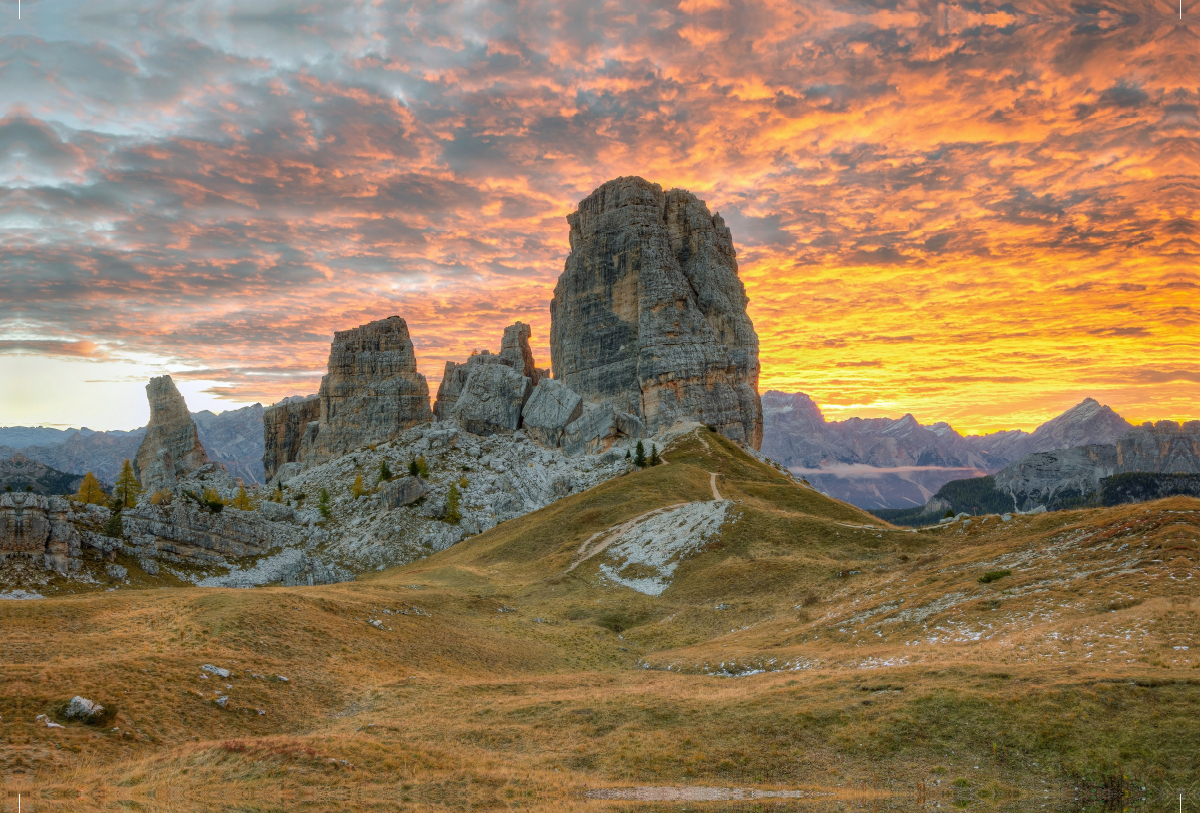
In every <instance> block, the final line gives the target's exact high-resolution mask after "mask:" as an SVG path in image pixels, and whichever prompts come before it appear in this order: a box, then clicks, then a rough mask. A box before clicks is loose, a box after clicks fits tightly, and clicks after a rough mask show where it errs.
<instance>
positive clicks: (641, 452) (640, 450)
mask: <svg viewBox="0 0 1200 813" xmlns="http://www.w3.org/2000/svg"><path fill="white" fill-rule="evenodd" d="M636 451H637V454H635V455H634V456H633V464H634V465H635V466H637V467H638V468H639V469H644V468H646V447H645V446H643V445H642V442H641V441H640V440H639V441H638V445H637V450H636Z"/></svg>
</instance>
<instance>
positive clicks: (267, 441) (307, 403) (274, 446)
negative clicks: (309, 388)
mask: <svg viewBox="0 0 1200 813" xmlns="http://www.w3.org/2000/svg"><path fill="white" fill-rule="evenodd" d="M262 417H263V459H262V462H263V478H264V482H265V481H269V480H271V479H272V478H273V477H274V476H275V473H276V472H277V471H279V467H280V466H282V465H283V464H284V463H290V462H297V461H299V460H300V441H301V438H303V436H304V432H305V430H306V429H307V428H308V425H309V424H310V423H317V424H318V426H319V422H320V420H321V401H320V400H319V399H318V398H317V396H315V395H313V396H310V397H308V398H297V399H290V398H289V399H285V400H284V401H280V402H279V403H278V404H274V405H273V406H269V407H267V408H266V409H264V410H263V414H262Z"/></svg>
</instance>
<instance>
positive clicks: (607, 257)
mask: <svg viewBox="0 0 1200 813" xmlns="http://www.w3.org/2000/svg"><path fill="white" fill-rule="evenodd" d="M567 222H568V223H569V224H570V227H571V233H570V240H571V253H570V255H569V256H568V257H567V261H566V268H565V269H564V271H563V273H562V275H561V276H560V277H559V278H558V284H557V285H556V286H555V289H554V299H553V301H552V302H551V303H550V318H551V328H550V352H551V361H552V364H553V369H554V378H555V380H558V381H561V382H562V383H563V384H566V385H567V386H568V387H570V388H571V389H572V390H574V391H575V392H577V393H579V394H580V395H581V396H583V398H584V399H585V400H586V401H587V402H589V403H592V404H600V403H609V404H611V405H612V406H613V408H614V409H615V410H617V412H619V413H627V414H630V415H633V416H636V417H637V418H639V419H640V420H641V421H643V422H644V424H645V429H646V431H647V432H649V433H651V434H653V433H654V432H655V431H657V430H658V429H660V428H663V427H667V426H670V425H671V424H673V423H675V422H676V421H678V420H691V421H699V422H701V423H705V424H709V425H712V426H715V427H717V429H718V430H719V431H720V432H721V433H722V434H724V435H726V436H727V437H730V438H732V439H734V440H737V441H741V442H743V443H746V444H747V445H749V446H752V447H753V448H755V449H757V448H759V447H760V446H761V444H762V421H763V419H762V405H761V403H760V402H759V397H758V373H759V364H758V335H757V334H756V333H755V332H754V326H753V324H751V322H750V317H749V316H748V315H747V314H746V305H747V303H748V302H749V299H748V298H747V297H746V291H745V287H744V286H743V285H742V282H741V280H740V279H738V271H737V260H736V252H735V251H734V247H733V238H732V236H731V235H730V233H729V229H728V228H727V227H726V226H725V222H724V221H723V220H722V219H721V216H720V215H713V214H710V213H709V211H708V207H707V206H705V204H704V202H703V201H701V200H699V199H698V198H696V196H695V195H693V194H691V193H690V192H686V191H684V190H680V189H674V190H671V191H669V192H663V191H662V187H660V186H659V185H658V184H652V183H649V182H648V181H645V180H643V179H642V178H637V177H625V178H617V179H615V180H612V181H609V182H608V183H606V184H604V185H603V186H601V187H600V188H599V189H597V190H596V191H595V192H593V193H592V194H591V195H589V196H588V197H586V198H584V199H583V200H582V201H581V202H580V204H579V209H578V210H577V211H576V212H574V213H573V214H570V215H568V216H567Z"/></svg>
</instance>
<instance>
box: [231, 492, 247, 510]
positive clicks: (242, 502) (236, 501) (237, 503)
mask: <svg viewBox="0 0 1200 813" xmlns="http://www.w3.org/2000/svg"><path fill="white" fill-rule="evenodd" d="M233 507H234V508H236V509H238V510H239V511H249V510H250V495H249V494H247V493H246V487H245V486H238V493H237V496H236V497H234V498H233Z"/></svg>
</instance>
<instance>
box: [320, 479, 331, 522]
mask: <svg viewBox="0 0 1200 813" xmlns="http://www.w3.org/2000/svg"><path fill="white" fill-rule="evenodd" d="M317 510H318V511H320V512H321V516H323V517H325V519H329V517H330V516H331V515H332V514H333V511H332V510H331V509H330V508H329V492H328V491H326V490H325V487H324V486H322V487H321V496H320V497H318V498H317Z"/></svg>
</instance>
